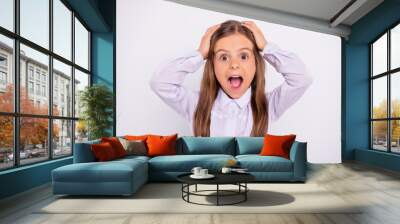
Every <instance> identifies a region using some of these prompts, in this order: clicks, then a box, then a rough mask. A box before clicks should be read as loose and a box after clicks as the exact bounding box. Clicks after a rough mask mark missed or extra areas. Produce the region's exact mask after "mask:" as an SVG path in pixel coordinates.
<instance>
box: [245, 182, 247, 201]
mask: <svg viewBox="0 0 400 224" xmlns="http://www.w3.org/2000/svg"><path fill="white" fill-rule="evenodd" d="M244 191H245V192H244V201H247V191H248V190H247V182H246V183H244Z"/></svg>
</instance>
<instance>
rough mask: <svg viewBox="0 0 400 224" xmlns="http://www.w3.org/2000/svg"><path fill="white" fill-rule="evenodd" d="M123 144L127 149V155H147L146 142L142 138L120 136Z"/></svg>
mask: <svg viewBox="0 0 400 224" xmlns="http://www.w3.org/2000/svg"><path fill="white" fill-rule="evenodd" d="M118 139H119V141H120V142H121V144H122V146H123V147H124V149H125V151H126V155H127V156H128V155H138V156H145V155H147V148H146V143H145V142H144V141H142V140H126V139H124V138H118Z"/></svg>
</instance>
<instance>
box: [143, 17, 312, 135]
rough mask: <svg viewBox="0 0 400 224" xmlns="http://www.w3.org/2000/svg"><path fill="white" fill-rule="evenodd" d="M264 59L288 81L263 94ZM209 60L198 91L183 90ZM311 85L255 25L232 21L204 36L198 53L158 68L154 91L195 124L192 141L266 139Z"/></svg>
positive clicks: (290, 57)
mask: <svg viewBox="0 0 400 224" xmlns="http://www.w3.org/2000/svg"><path fill="white" fill-rule="evenodd" d="M263 59H265V60H266V61H268V62H269V63H270V64H271V65H272V66H273V67H274V68H275V70H276V71H277V72H279V73H281V74H282V76H283V78H284V79H285V81H284V82H283V83H282V84H281V85H280V86H278V87H276V88H275V89H273V90H272V91H271V92H266V90H265V61H264V60H263ZM204 60H205V61H206V63H205V67H204V73H203V78H202V81H201V86H200V92H196V91H192V90H189V89H187V88H185V87H184V86H182V84H183V82H184V79H185V77H186V75H187V74H189V73H193V72H195V71H196V70H198V69H199V68H200V67H201V66H202V65H203V63H204ZM311 83H312V78H311V77H310V76H309V75H308V74H307V72H306V67H305V65H304V63H303V62H302V61H301V60H300V59H299V58H298V57H297V56H296V55H295V54H293V53H291V52H288V51H284V50H281V49H280V48H279V47H278V46H277V45H275V44H274V43H272V42H270V41H269V40H268V41H267V40H266V39H265V37H264V35H263V33H262V31H261V30H260V29H259V28H258V27H257V25H256V24H255V23H254V22H252V21H243V22H239V21H234V20H228V21H225V22H224V23H221V24H217V25H214V26H212V27H210V28H208V30H207V31H206V33H205V34H204V36H203V37H202V39H201V43H200V46H199V48H198V49H197V50H194V51H193V52H190V53H189V54H187V55H185V56H183V57H179V58H176V59H173V60H168V61H166V62H165V63H164V64H162V65H160V66H159V68H158V69H157V70H156V72H155V73H154V75H153V77H152V78H151V80H150V86H151V88H152V89H153V91H154V92H155V93H156V94H157V95H158V96H159V97H160V98H161V99H162V100H163V101H164V102H165V103H166V104H167V105H169V106H170V107H172V108H173V109H174V110H175V111H176V112H178V113H179V114H180V115H182V116H183V117H184V118H185V119H186V120H187V121H189V122H190V124H191V125H192V130H193V134H194V136H264V135H265V134H266V133H267V131H268V124H269V123H270V122H274V121H276V120H277V119H278V118H279V117H280V116H281V115H282V114H283V113H284V112H285V111H286V110H287V109H288V108H289V107H290V106H292V105H293V104H294V103H295V102H296V101H298V100H299V98H300V97H301V96H302V95H303V94H304V92H305V91H306V89H307V88H308V87H309V86H310V84H311Z"/></svg>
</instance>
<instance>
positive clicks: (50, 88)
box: [47, 0, 53, 159]
mask: <svg viewBox="0 0 400 224" xmlns="http://www.w3.org/2000/svg"><path fill="white" fill-rule="evenodd" d="M49 50H50V52H53V0H49ZM48 79H49V86H48V88H47V89H48V91H49V94H47V96H48V97H49V103H48V104H49V110H48V113H49V116H50V117H49V120H48V133H47V134H48V140H47V141H48V143H49V144H48V151H49V159H53V118H52V116H53V97H52V96H53V56H52V55H49V72H48Z"/></svg>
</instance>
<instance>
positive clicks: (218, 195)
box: [217, 184, 219, 206]
mask: <svg viewBox="0 0 400 224" xmlns="http://www.w3.org/2000/svg"><path fill="white" fill-rule="evenodd" d="M218 205H219V184H217V206H218Z"/></svg>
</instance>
